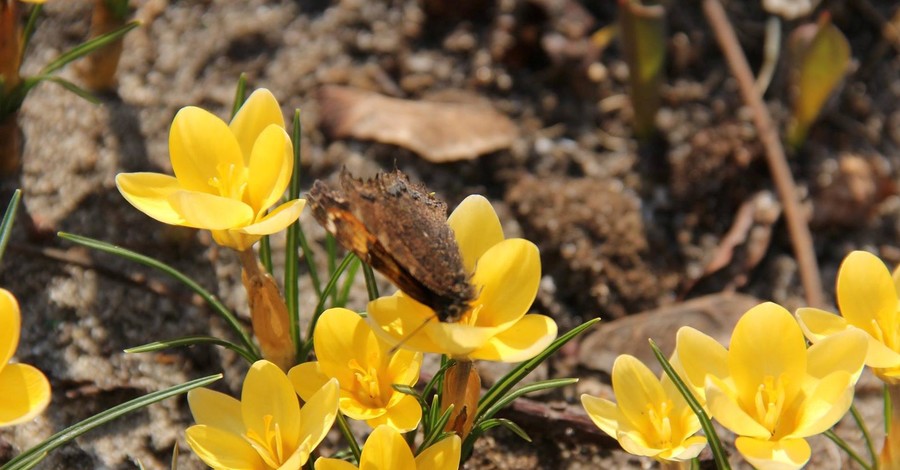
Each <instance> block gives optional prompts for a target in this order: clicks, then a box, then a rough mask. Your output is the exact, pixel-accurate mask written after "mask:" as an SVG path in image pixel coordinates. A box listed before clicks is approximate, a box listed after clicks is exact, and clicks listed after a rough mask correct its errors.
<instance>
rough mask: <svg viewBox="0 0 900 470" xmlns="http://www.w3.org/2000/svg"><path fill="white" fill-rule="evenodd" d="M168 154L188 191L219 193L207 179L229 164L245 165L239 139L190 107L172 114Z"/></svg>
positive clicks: (174, 169) (208, 116)
mask: <svg viewBox="0 0 900 470" xmlns="http://www.w3.org/2000/svg"><path fill="white" fill-rule="evenodd" d="M169 154H170V157H171V160H172V171H174V172H175V177H176V178H178V183H179V184H180V185H181V187H182V188H184V189H187V190H189V191H199V192H204V193H210V194H219V190H218V189H217V188H215V187H213V186H210V181H213V180H214V179H215V178H217V177H218V176H219V173H220V170H222V169H225V168H227V167H229V166H230V165H234V167H235V168H240V169H243V168H245V167H246V165H245V164H244V157H243V156H242V155H241V148H240V146H239V145H238V141H237V139H235V137H234V134H232V132H231V130H230V129H229V128H228V126H227V125H226V124H225V122H223V121H222V120H221V119H219V118H217V117H216V116H214V115H213V114H211V113H209V112H208V111H204V110H202V109H200V108H196V107H193V106H188V107H186V108H182V109H181V111H178V114H176V115H175V119H174V120H173V121H172V128H171V130H170V131H169Z"/></svg>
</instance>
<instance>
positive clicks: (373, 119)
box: [318, 86, 518, 163]
mask: <svg viewBox="0 0 900 470" xmlns="http://www.w3.org/2000/svg"><path fill="white" fill-rule="evenodd" d="M318 100H319V105H320V106H321V108H322V111H321V123H322V128H323V130H324V131H325V132H326V133H327V134H328V135H329V136H330V137H331V138H344V137H352V138H355V139H363V140H374V141H377V142H381V143H385V144H393V145H397V146H400V147H403V148H406V149H409V150H412V151H413V152H416V153H417V154H419V155H420V156H422V158H424V159H426V160H428V161H430V162H432V163H445V162H452V161H457V160H471V159H474V158H476V157H478V156H479V155H482V154H485V153H489V152H494V151H496V150H500V149H504V148H507V147H509V146H510V145H512V143H513V141H514V140H515V138H516V136H517V135H518V132H517V130H516V127H515V125H514V124H513V123H512V121H511V120H510V119H509V118H507V117H506V116H504V115H503V114H500V113H499V112H497V111H496V110H494V109H493V108H490V107H488V106H484V105H477V104H469V103H445V102H440V103H439V102H430V101H411V100H402V99H397V98H389V97H387V96H383V95H380V94H378V93H373V92H369V91H363V90H358V89H354V88H347V87H339V86H326V87H322V88H321V89H320V90H319V96H318Z"/></svg>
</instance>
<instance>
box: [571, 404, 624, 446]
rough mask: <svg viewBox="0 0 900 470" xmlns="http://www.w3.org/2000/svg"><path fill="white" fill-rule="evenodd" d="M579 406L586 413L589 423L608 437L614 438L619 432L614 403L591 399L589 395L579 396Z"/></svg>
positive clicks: (617, 411)
mask: <svg viewBox="0 0 900 470" xmlns="http://www.w3.org/2000/svg"><path fill="white" fill-rule="evenodd" d="M581 405H582V406H584V411H586V412H587V414H588V417H589V418H591V421H593V422H594V424H596V425H597V427H598V428H600V430H601V431H603V432H605V433H606V434H609V436H610V437H612V438H614V439H615V438H616V435H617V434H618V432H619V416H620V415H619V409H618V407H617V406H616V404H615V403H613V402H611V401H609V400H606V399H604V398H598V397H592V396H590V395H587V394H584V395H581Z"/></svg>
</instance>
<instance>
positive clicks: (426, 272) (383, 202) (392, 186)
mask: <svg viewBox="0 0 900 470" xmlns="http://www.w3.org/2000/svg"><path fill="white" fill-rule="evenodd" d="M340 179H341V189H339V190H332V189H329V188H328V187H327V185H326V184H325V183H324V182H322V181H321V180H319V181H316V182H315V184H313V187H312V189H311V190H310V191H309V194H308V195H307V201H308V202H309V204H310V207H311V208H312V211H313V216H315V218H316V220H318V221H319V223H320V224H322V226H323V227H325V229H326V230H328V231H329V232H330V233H331V234H332V235H334V237H335V239H337V241H338V242H339V243H340V244H341V245H342V246H343V247H344V248H346V249H348V250H350V251H352V252H353V253H355V254H356V256H358V257H359V258H360V259H361V260H362V261H363V262H365V263H367V264H369V265H370V266H372V268H374V269H375V270H377V271H378V272H380V273H381V274H383V275H385V276H386V277H387V278H388V279H390V280H391V281H392V282H393V283H394V284H395V285H396V286H397V287H398V288H400V290H402V291H403V292H404V293H405V294H407V295H408V296H410V297H412V298H413V299H415V300H417V301H419V302H420V303H422V304H424V305H427V306H428V307H430V308H431V309H432V310H434V311H435V314H436V315H437V317H438V319H439V320H440V321H443V322H454V321H457V320H459V318H460V317H461V316H462V314H464V313H465V312H466V311H467V310H468V309H469V303H470V302H471V301H472V300H474V299H475V296H476V293H475V288H474V287H473V286H472V283H471V282H470V279H469V274H467V273H466V270H465V268H464V266H463V261H462V256H461V255H460V252H459V246H458V245H457V243H456V238H455V237H454V236H453V230H452V229H451V228H450V226H449V225H447V205H446V204H445V203H444V202H443V201H440V200H439V199H437V198H435V197H434V196H433V195H432V194H431V193H429V192H428V191H427V189H426V188H425V187H424V186H422V185H418V184H413V183H410V181H409V178H408V177H407V176H406V175H405V174H403V173H402V172H400V171H399V170H394V171H393V172H391V173H379V174H378V175H376V176H375V177H374V178H372V179H369V180H365V181H364V180H360V179H356V178H354V177H353V176H351V175H350V174H349V173H348V172H347V171H346V169H344V170H342V171H341V178H340Z"/></svg>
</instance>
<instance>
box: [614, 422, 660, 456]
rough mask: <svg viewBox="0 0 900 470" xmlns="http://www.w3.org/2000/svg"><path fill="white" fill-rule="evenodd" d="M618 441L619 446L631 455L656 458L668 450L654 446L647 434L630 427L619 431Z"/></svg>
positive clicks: (624, 427)
mask: <svg viewBox="0 0 900 470" xmlns="http://www.w3.org/2000/svg"><path fill="white" fill-rule="evenodd" d="M616 440H617V441H619V445H620V446H622V449H623V450H624V451H625V452H628V453H629V454H634V455H641V456H644V457H655V456H657V455H659V454H661V453H662V452H665V450H666V449H664V448H661V447H656V446H654V445H652V444H651V443H650V442H648V441H647V438H646V434H644V432H643V431H642V430H639V429H637V428H634V427H631V426H630V425H628V426H623V427H622V428H621V429H619V434H618V435H617V436H616Z"/></svg>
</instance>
